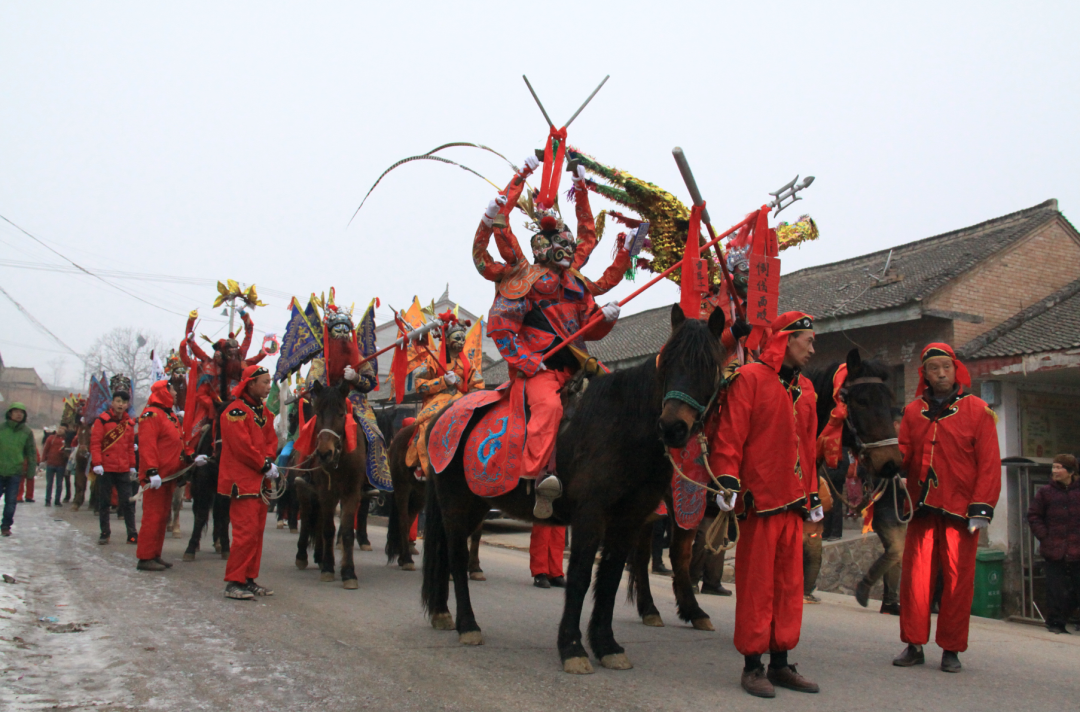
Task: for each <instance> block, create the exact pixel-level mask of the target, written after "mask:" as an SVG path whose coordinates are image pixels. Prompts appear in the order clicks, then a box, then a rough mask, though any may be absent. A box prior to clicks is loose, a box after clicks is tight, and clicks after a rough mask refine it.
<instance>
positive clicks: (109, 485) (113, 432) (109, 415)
mask: <svg viewBox="0 0 1080 712" xmlns="http://www.w3.org/2000/svg"><path fill="white" fill-rule="evenodd" d="M130 402H131V394H130V393H128V392H127V391H122V390H116V391H114V392H113V399H112V405H111V406H110V407H109V408H108V409H107V410H106V411H105V412H104V413H102V414H101V415H99V416H98V417H97V419H96V420H94V424H93V426H91V428H90V464H91V465H92V466H93V471H94V474H95V475H97V482H98V493H97V505H98V521H99V522H100V525H101V536H100V537H99V538H98V544H108V543H109V537H110V536H111V535H112V529H111V528H110V525H109V504H110V503H111V502H112V490H113V488H116V504H117V508H118V509H119V510H120V512H121V513H122V514H123V516H124V524H125V525H126V526H127V542H128V544H134V543H136V542H137V541H138V534H137V532H136V529H135V505H134V504H132V503H131V491H130V490H131V480H132V478H133V476H134V475H135V474H136V472H137V471H136V470H135V421H133V420H132V419H131V417H130V416H129V415H128V404H129V403H130Z"/></svg>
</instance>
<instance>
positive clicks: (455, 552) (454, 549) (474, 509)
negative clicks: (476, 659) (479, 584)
mask: <svg viewBox="0 0 1080 712" xmlns="http://www.w3.org/2000/svg"><path fill="white" fill-rule="evenodd" d="M462 484H464V483H462ZM467 506H468V508H467V509H466V508H465V507H461V508H458V509H456V510H453V511H455V512H460V514H459V515H458V516H457V517H453V518H451V519H448V520H446V523H445V524H446V552H447V554H448V556H449V560H450V575H451V576H452V577H453V579H454V599H455V600H456V601H457V632H458V641H459V642H460V643H462V644H463V645H483V644H484V636H483V633H481V632H480V626H479V625H478V624H477V622H476V616H475V615H474V614H473V609H472V600H471V598H470V596H469V536H470V535H471V533H472V532H474V531H476V529H477V527H479V526H480V522H481V521H483V518H484V515H485V514H486V513H487V511H488V505H487V503H486V502H484V500H482V499H480V498H479V497H475V498H473V502H471V503H469V505H467Z"/></svg>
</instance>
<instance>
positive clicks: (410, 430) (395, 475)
mask: <svg viewBox="0 0 1080 712" xmlns="http://www.w3.org/2000/svg"><path fill="white" fill-rule="evenodd" d="M417 427H419V426H418V425H417V424H415V423H413V424H411V425H407V426H405V427H404V428H402V429H401V430H399V431H398V432H397V434H396V435H394V439H393V440H391V441H390V448H389V449H388V450H387V453H386V455H387V460H389V463H390V477H391V479H392V480H393V482H394V491H393V492H391V493H389V500H390V502H389V503H390V517H389V518H388V521H387V526H386V549H385V551H386V561H387V563H389V562H391V561H393V560H394V559H395V558H396V559H397V562H398V567H399V568H400V569H401V570H402V571H415V570H416V564H415V563H414V562H413V556H415V555H416V552H415V550H414V549H413V546H412V542H411V541H409V529H410V528H411V527H412V522H413V520H414V519H416V517H417V516H418V515H419V513H420V510H421V508H423V506H424V495H425V492H426V491H427V479H426V478H425V479H423V480H420V479H417V477H416V474H415V472H414V468H412V467H409V466H408V465H406V464H405V454H406V452H407V451H408V449H409V441H410V440H412V438H413V435H415V433H416V429H417ZM483 526H484V525H483V522H481V524H480V526H479V527H478V528H477V529H476V531H475V532H473V534H472V536H471V537H470V538H469V578H470V579H472V580H473V581H486V580H487V577H486V576H484V570H483V569H481V568H480V533H481V530H482V529H483Z"/></svg>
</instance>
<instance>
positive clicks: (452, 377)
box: [443, 371, 461, 386]
mask: <svg viewBox="0 0 1080 712" xmlns="http://www.w3.org/2000/svg"><path fill="white" fill-rule="evenodd" d="M443 380H444V381H446V385H448V386H456V385H457V384H458V383H460V382H461V379H460V378H458V375H457V374H456V373H454V372H453V371H447V372H446V375H445V376H443Z"/></svg>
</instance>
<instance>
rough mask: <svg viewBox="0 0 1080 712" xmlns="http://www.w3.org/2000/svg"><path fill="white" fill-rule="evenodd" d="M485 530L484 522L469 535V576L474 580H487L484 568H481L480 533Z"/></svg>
mask: <svg viewBox="0 0 1080 712" xmlns="http://www.w3.org/2000/svg"><path fill="white" fill-rule="evenodd" d="M483 530H484V523H483V522H480V526H478V527H477V528H476V531H474V532H473V533H472V536H471V537H469V578H470V579H472V580H473V581H487V576H485V575H484V570H483V569H482V568H480V534H481V532H483Z"/></svg>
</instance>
